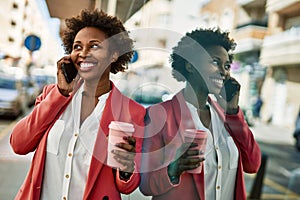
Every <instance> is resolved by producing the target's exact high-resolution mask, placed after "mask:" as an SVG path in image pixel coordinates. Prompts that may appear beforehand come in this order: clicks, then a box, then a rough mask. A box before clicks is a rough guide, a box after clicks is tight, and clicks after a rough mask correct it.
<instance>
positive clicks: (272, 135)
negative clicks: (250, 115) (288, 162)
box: [250, 121, 295, 145]
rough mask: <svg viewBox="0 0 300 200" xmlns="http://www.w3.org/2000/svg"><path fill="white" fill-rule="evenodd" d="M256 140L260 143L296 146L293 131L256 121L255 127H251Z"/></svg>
mask: <svg viewBox="0 0 300 200" xmlns="http://www.w3.org/2000/svg"><path fill="white" fill-rule="evenodd" d="M250 129H251V131H252V133H253V135H254V137H255V139H256V140H257V141H260V142H266V143H272V144H282V145H294V142H295V141H294V138H293V130H291V129H289V128H285V127H282V126H276V125H274V124H266V123H264V122H260V121H256V122H255V124H254V126H253V127H250Z"/></svg>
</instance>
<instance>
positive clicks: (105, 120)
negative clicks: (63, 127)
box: [84, 82, 123, 199]
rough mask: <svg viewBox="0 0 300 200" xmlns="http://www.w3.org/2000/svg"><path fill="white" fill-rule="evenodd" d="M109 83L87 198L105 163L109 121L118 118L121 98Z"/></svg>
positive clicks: (89, 176)
mask: <svg viewBox="0 0 300 200" xmlns="http://www.w3.org/2000/svg"><path fill="white" fill-rule="evenodd" d="M111 84H112V90H111V93H110V94H109V96H108V98H107V100H106V104H105V107H104V110H103V114H102V117H101V120H100V128H99V130H98V135H97V139H96V141H95V146H94V150H93V156H92V160H91V165H90V169H89V173H88V178H87V182H86V187H85V193H84V199H87V198H88V197H89V194H90V193H91V191H92V188H93V186H94V185H95V182H96V180H97V178H98V175H99V173H100V171H101V168H102V167H103V164H104V165H106V157H107V145H108V141H107V136H108V132H109V128H108V125H109V124H110V122H111V121H114V120H118V119H119V118H120V113H121V109H122V99H123V98H122V95H121V93H120V92H119V91H118V90H117V89H116V87H115V86H114V84H113V83H112V82H111Z"/></svg>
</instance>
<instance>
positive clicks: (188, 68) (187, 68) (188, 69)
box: [185, 63, 194, 73]
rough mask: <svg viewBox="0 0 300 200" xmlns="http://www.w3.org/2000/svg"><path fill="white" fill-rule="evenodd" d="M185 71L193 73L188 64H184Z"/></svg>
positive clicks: (191, 67)
mask: <svg viewBox="0 0 300 200" xmlns="http://www.w3.org/2000/svg"><path fill="white" fill-rule="evenodd" d="M185 69H186V71H187V72H189V73H192V72H193V71H194V68H193V66H192V65H191V64H190V63H186V64H185Z"/></svg>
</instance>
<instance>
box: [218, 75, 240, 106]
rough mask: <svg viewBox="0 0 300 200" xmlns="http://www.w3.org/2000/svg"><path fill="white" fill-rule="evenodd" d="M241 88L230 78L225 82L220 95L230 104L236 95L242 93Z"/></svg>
mask: <svg viewBox="0 0 300 200" xmlns="http://www.w3.org/2000/svg"><path fill="white" fill-rule="evenodd" d="M240 88H241V86H240V84H239V83H238V82H237V81H236V80H235V79H234V78H229V79H228V80H226V81H225V83H224V85H223V87H222V89H221V92H220V95H221V96H222V97H223V98H224V99H225V100H226V101H227V102H230V101H231V100H232V98H233V97H234V96H235V95H236V93H237V92H239V91H240Z"/></svg>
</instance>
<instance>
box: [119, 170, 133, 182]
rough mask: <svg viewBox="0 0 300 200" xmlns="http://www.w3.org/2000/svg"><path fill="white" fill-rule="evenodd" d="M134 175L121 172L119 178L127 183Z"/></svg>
mask: <svg viewBox="0 0 300 200" xmlns="http://www.w3.org/2000/svg"><path fill="white" fill-rule="evenodd" d="M131 175H132V173H129V172H122V171H119V177H120V179H121V180H123V181H127V180H129V179H130V177H131Z"/></svg>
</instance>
